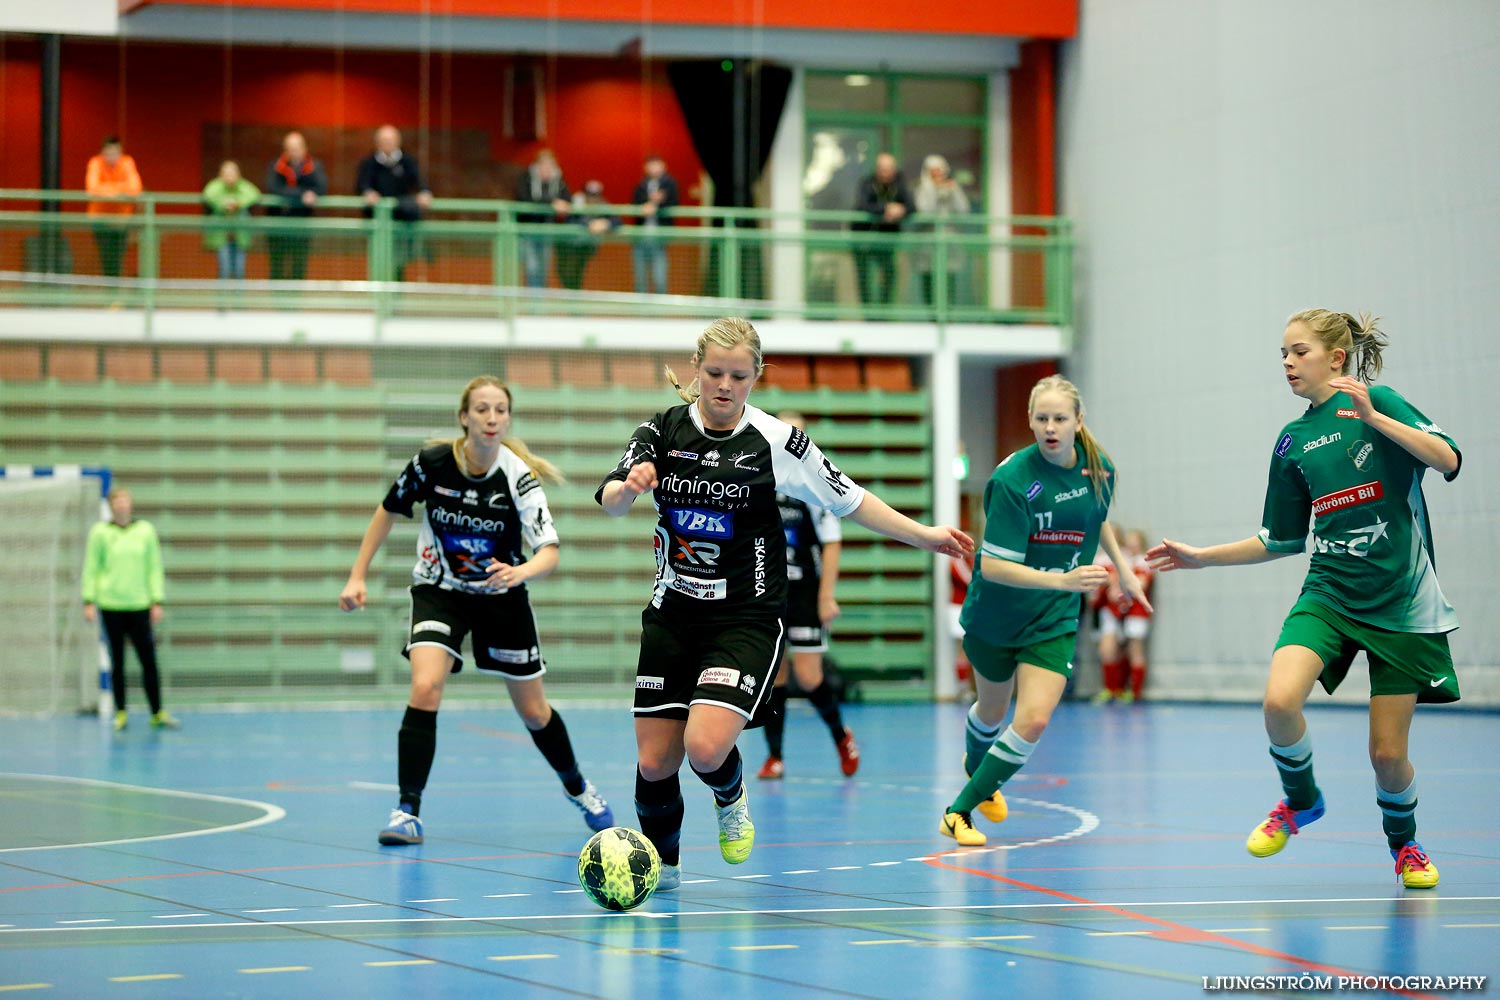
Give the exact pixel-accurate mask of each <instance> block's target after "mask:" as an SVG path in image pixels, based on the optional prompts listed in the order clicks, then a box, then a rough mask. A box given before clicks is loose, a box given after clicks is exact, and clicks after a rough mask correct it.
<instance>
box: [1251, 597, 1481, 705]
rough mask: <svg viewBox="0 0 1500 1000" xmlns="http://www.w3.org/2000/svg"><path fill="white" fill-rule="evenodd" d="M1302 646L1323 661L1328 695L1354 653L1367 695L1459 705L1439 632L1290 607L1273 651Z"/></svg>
mask: <svg viewBox="0 0 1500 1000" xmlns="http://www.w3.org/2000/svg"><path fill="white" fill-rule="evenodd" d="M1282 646H1305V647H1306V648H1308V649H1310V650H1312V651H1313V652H1314V653H1316V654H1318V658H1319V659H1321V660H1322V661H1323V672H1322V674H1320V675H1319V676H1318V682H1319V683H1320V684H1322V685H1323V689H1324V690H1325V691H1327V692H1328V693H1329V694H1332V693H1333V692H1334V689H1335V688H1337V687H1338V686H1339V685H1340V684H1341V683H1343V680H1344V678H1345V677H1346V676H1347V675H1348V673H1349V667H1350V665H1351V664H1352V663H1353V662H1354V655H1355V654H1356V653H1358V652H1359V651H1360V650H1364V651H1365V656H1366V658H1367V659H1368V660H1369V661H1370V693H1371V694H1372V695H1374V694H1414V695H1416V696H1417V701H1419V702H1438V703H1442V702H1450V701H1458V699H1459V694H1458V675H1457V674H1455V673H1454V672H1453V656H1452V654H1451V653H1449V652H1448V636H1447V634H1446V633H1443V632H1392V631H1390V630H1389V629H1383V628H1377V627H1376V626H1374V625H1367V624H1365V623H1364V622H1359V621H1355V620H1354V619H1353V618H1350V617H1348V616H1347V615H1343V614H1340V613H1339V612H1337V611H1335V610H1333V609H1332V608H1330V607H1328V606H1327V605H1325V604H1318V603H1315V602H1312V601H1299V602H1297V603H1296V604H1295V605H1293V606H1292V610H1291V612H1290V613H1289V614H1288V615H1287V616H1286V622H1285V623H1284V624H1283V625H1282V626H1281V635H1280V636H1279V637H1278V638H1277V639H1276V648H1277V649H1280V648H1281V647H1282Z"/></svg>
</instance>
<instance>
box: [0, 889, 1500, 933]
mask: <svg viewBox="0 0 1500 1000" xmlns="http://www.w3.org/2000/svg"><path fill="white" fill-rule="evenodd" d="M1440 898H1441V900H1442V901H1443V902H1445V903H1464V902H1467V903H1493V902H1496V901H1500V896H1442V897H1440ZM1390 901H1391V897H1389V896H1368V897H1365V896H1340V897H1334V898H1329V899H1201V900H1191V899H1189V900H1163V901H1158V902H1149V903H1147V902H1136V901H1134V900H1114V901H1110V900H1099V901H1098V902H1094V903H973V904H961V905H953V906H824V907H806V908H798V907H778V908H775V909H764V910H681V911H678V912H676V913H650V912H646V913H642V912H639V911H633V912H632V914H631V916H636V917H654V918H656V919H679V918H682V917H722V916H724V915H725V914H726V913H733V914H734V915H736V916H785V915H796V914H799V913H818V914H823V913H834V914H838V913H849V914H859V913H959V912H974V913H990V912H995V911H1002V910H1097V909H1101V908H1106V907H1112V908H1116V909H1129V910H1150V909H1162V908H1165V907H1208V906H1250V905H1256V906H1266V905H1271V904H1308V905H1311V906H1326V905H1327V904H1329V903H1386V904H1389V903H1390ZM587 917H593V918H595V919H599V920H617V919H619V917H620V915H619V914H617V913H547V914H534V915H516V914H512V915H504V914H496V915H494V916H484V917H376V918H373V919H363V918H360V917H350V918H347V919H339V920H231V921H221V922H218V923H212V924H173V925H171V926H172V930H173V931H175V932H181V931H184V930H187V929H190V928H192V929H196V928H200V927H204V928H209V929H220V930H222V929H223V928H225V927H241V928H247V927H325V926H330V925H331V926H350V925H371V926H373V925H376V924H481V923H517V922H520V921H525V920H536V921H545V920H579V919H583V918H587ZM167 926H168V925H166V924H139V925H133V926H130V925H122V926H118V927H98V926H94V927H16V928H11V929H8V930H0V934H57V933H73V934H84V933H88V932H91V931H93V932H100V931H102V932H109V931H148V930H162V929H164V928H165V927H167ZM1210 933H1211V932H1210Z"/></svg>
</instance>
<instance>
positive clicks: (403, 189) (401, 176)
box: [354, 125, 432, 281]
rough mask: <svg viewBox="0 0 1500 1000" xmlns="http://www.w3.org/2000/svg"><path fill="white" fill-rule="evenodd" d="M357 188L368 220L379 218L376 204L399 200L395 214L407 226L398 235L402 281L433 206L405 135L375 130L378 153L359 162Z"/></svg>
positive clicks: (388, 127)
mask: <svg viewBox="0 0 1500 1000" xmlns="http://www.w3.org/2000/svg"><path fill="white" fill-rule="evenodd" d="M354 189H355V190H356V191H357V192H358V193H359V195H360V196H361V197H362V198H364V200H365V218H367V219H368V218H372V217H373V216H374V215H375V205H376V203H377V202H379V201H380V199H382V198H395V199H397V201H396V209H395V212H394V213H393V215H394V218H395V220H396V221H397V222H400V223H405V225H403V226H401V227H399V229H398V230H397V233H396V247H395V257H396V259H395V265H396V280H397V281H400V280H402V277H403V275H404V274H405V273H406V265H407V263H408V262H410V261H411V259H412V258H413V257H414V256H415V255H416V253H415V251H416V234H415V233H414V232H413V231H412V230H413V228H414V225H415V223H417V222H418V221H420V220H421V218H422V211H423V209H425V208H427V206H428V205H430V204H432V192H431V191H429V190H428V188H427V184H426V182H425V181H423V179H422V171H421V170H420V169H419V168H418V167H417V158H416V157H415V156H411V155H410V154H408V153H406V152H404V151H403V150H402V149H401V133H400V131H399V130H397V128H396V126H394V125H382V126H380V128H378V129H376V130H375V151H374V152H373V153H371V154H370V155H369V156H367V157H365V158H364V159H363V160H360V161H359V174H358V176H357V177H356V178H355V181H354Z"/></svg>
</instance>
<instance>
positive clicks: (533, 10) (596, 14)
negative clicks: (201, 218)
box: [120, 0, 1078, 38]
mask: <svg viewBox="0 0 1500 1000" xmlns="http://www.w3.org/2000/svg"><path fill="white" fill-rule="evenodd" d="M225 5H233V6H235V7H240V8H246V7H250V8H255V7H259V8H269V9H281V10H287V9H296V10H329V11H339V12H344V13H360V12H379V13H389V14H412V15H416V16H428V15H431V14H433V13H436V12H435V11H434V10H433V9H432V7H433V5H432V4H431V2H430V0H121V3H120V10H121V12H122V13H127V12H129V11H132V10H138V9H140V8H142V7H151V6H196V7H204V6H207V7H220V6H225ZM956 10H958V11H959V13H957V14H953V15H949V16H938V17H934V16H933V13H932V11H931V9H930V8H928V7H926V6H924V5H922V4H919V3H907V2H900V3H897V2H893V0H876V2H874V3H863V4H858V5H855V4H852V3H812V2H808V0H759V2H758V3H756V4H753V5H751V4H740V3H726V2H724V0H552V2H551V3H550V4H547V5H540V4H537V3H536V0H446V2H445V3H443V4H442V5H441V14H443V15H457V16H471V17H503V18H522V19H527V20H534V19H537V18H538V17H541V16H544V15H545V16H550V17H556V18H559V19H561V20H565V21H613V22H626V23H635V24H691V25H722V26H726V27H733V26H740V25H748V24H753V25H755V26H757V27H767V28H814V29H820V30H828V31H851V30H852V31H903V32H905V31H915V32H922V33H928V34H931V33H938V34H962V35H998V36H1012V37H1019V38H1072V37H1073V36H1074V35H1075V34H1076V33H1077V31H1078V0H980V2H978V3H968V4H964V5H963V6H962V7H961V8H956ZM751 12H753V16H751Z"/></svg>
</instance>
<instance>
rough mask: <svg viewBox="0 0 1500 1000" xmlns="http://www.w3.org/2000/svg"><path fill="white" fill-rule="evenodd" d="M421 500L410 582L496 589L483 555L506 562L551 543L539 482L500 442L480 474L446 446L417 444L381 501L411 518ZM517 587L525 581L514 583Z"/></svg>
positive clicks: (516, 562) (554, 535)
mask: <svg viewBox="0 0 1500 1000" xmlns="http://www.w3.org/2000/svg"><path fill="white" fill-rule="evenodd" d="M418 503H420V504H423V505H424V506H425V508H426V509H425V510H424V512H423V516H422V532H421V534H420V535H419V536H418V538H417V564H416V566H414V567H413V568H412V571H411V576H412V581H413V582H414V583H418V584H424V583H425V584H433V585H435V586H438V587H442V588H443V589H445V590H457V591H462V592H464V593H468V594H498V593H503V592H504V588H499V587H491V586H488V585H487V584H486V583H485V580H486V579H487V577H488V576H489V569H488V567H489V564H490V560H492V559H495V560H498V561H500V562H503V563H509V564H510V565H512V566H516V565H520V564H521V563H523V562H525V561H526V556H525V555H524V554H523V553H522V551H521V546H522V545H523V543H524V544H525V545H527V546H529V547H530V549H531V551H532V552H535V551H536V550H537V549H539V548H541V547H542V546H544V545H556V544H557V528H556V526H555V525H554V524H553V523H552V512H551V511H549V510H548V509H547V495H546V493H544V492H543V491H542V483H541V480H539V479H537V477H536V476H535V475H534V474H533V473H532V471H531V470H530V469H528V468H527V467H526V463H525V462H523V461H521V459H520V457H519V456H518V455H517V454H516V453H515V452H513V451H511V450H510V449H509V448H507V447H505V445H503V444H502V445H501V446H500V453H499V455H497V456H496V457H495V463H494V464H493V465H491V466H490V468H489V470H488V471H487V472H485V474H484V475H483V476H470V475H468V474H467V473H466V472H464V470H463V469H462V468H460V467H459V463H458V460H457V459H456V458H455V457H454V455H453V446H452V445H451V444H448V443H443V444H433V445H429V446H427V447H426V448H423V449H422V450H421V451H420V452H418V453H417V454H416V456H415V457H413V458H412V460H411V461H410V462H408V463H407V465H406V468H405V469H404V470H403V471H402V473H401V475H399V476H397V477H396V481H395V482H394V483H393V484H391V489H390V492H389V493H387V494H386V495H385V500H384V501H383V502H382V506H383V507H385V509H386V510H388V511H390V512H391V513H392V514H400V515H402V516H403V517H411V516H412V506H413V505H414V504H418ZM521 586H524V584H521Z"/></svg>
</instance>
